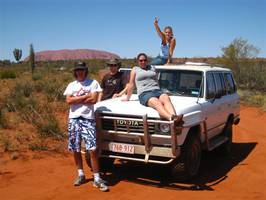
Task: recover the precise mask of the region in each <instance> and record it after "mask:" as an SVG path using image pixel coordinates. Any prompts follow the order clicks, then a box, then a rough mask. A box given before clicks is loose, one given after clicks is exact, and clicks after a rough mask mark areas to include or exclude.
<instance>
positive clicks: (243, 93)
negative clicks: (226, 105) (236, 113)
mask: <svg viewBox="0 0 266 200" xmlns="http://www.w3.org/2000/svg"><path fill="white" fill-rule="evenodd" d="M238 94H239V96H240V99H241V100H242V101H244V102H245V103H247V104H250V105H253V106H260V107H264V105H266V94H265V93H263V92H258V91H250V90H238Z"/></svg>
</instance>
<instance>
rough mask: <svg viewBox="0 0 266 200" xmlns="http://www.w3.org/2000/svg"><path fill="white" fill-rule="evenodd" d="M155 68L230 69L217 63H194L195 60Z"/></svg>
mask: <svg viewBox="0 0 266 200" xmlns="http://www.w3.org/2000/svg"><path fill="white" fill-rule="evenodd" d="M155 68H156V69H167V70H168V69H173V70H176V69H180V70H182V69H186V70H193V71H231V70H230V69H228V68H224V67H221V66H219V65H214V64H208V63H196V62H186V63H183V64H173V65H156V66H155Z"/></svg>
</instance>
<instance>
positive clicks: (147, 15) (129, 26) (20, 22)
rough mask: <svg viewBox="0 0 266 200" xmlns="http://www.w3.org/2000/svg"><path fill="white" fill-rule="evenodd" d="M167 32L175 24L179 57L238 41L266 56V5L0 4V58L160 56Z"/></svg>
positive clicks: (237, 0)
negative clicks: (84, 53) (74, 53)
mask: <svg viewBox="0 0 266 200" xmlns="http://www.w3.org/2000/svg"><path fill="white" fill-rule="evenodd" d="M155 16H159V18H160V20H159V25H160V27H161V29H163V27H164V26H167V25H171V26H172V27H173V30H174V35H175V38H176V41H177V45H176V48H175V52H174V57H208V56H214V57H215V56H219V55H221V53H222V51H221V48H222V47H224V46H227V45H228V44H229V43H230V42H232V41H233V40H234V39H235V38H237V37H242V38H243V39H247V40H248V41H249V43H251V44H253V45H255V46H256V47H258V48H259V49H260V54H259V55H258V56H259V57H266V0H167V1H163V0H151V1H149V0H146V1H145V0H134V1H133V0H0V59H11V60H14V58H13V54H12V51H13V49H14V48H19V49H22V51H23V58H25V57H26V56H27V55H28V52H29V45H30V44H31V43H32V44H33V46H34V49H35V51H36V52H37V51H44V50H59V49H81V48H86V49H97V50H105V51H110V52H112V53H116V54H118V55H119V56H120V57H122V58H133V57H135V56H136V55H137V54H138V53H139V52H145V53H147V54H148V55H150V56H157V55H158V53H159V49H160V39H159V37H158V36H157V34H156V32H155V29H154V26H153V20H154V17H155Z"/></svg>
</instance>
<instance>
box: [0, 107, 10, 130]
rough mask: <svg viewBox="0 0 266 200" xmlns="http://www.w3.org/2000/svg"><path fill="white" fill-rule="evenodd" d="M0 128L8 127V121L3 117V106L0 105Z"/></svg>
mask: <svg viewBox="0 0 266 200" xmlns="http://www.w3.org/2000/svg"><path fill="white" fill-rule="evenodd" d="M1 128H8V122H7V120H6V118H5V112H4V108H1V107H0V129H1Z"/></svg>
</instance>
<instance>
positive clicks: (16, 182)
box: [0, 107, 266, 200]
mask: <svg viewBox="0 0 266 200" xmlns="http://www.w3.org/2000/svg"><path fill="white" fill-rule="evenodd" d="M265 122H266V114H265V113H262V112H261V111H259V110H258V109H257V108H250V107H242V109H241V122H240V124H239V125H238V126H235V127H234V137H233V141H234V144H233V152H232V154H231V156H229V157H218V156H217V155H215V154H212V153H208V154H204V156H203V159H202V167H201V170H200V174H199V176H198V177H196V178H195V179H194V180H192V181H190V182H185V183H180V182H171V181H169V179H166V178H165V176H164V175H165V171H166V170H165V169H164V168H163V167H161V166H151V165H144V164H136V163H123V164H121V163H119V162H118V163H117V164H116V168H115V169H114V171H113V172H112V173H108V174H106V177H105V178H106V179H107V180H108V181H109V184H110V192H108V193H102V192H100V191H99V190H97V189H96V188H94V187H93V186H92V182H91V179H90V178H91V175H92V174H91V172H90V170H89V169H88V168H86V169H85V173H86V175H87V178H89V180H88V182H87V183H86V184H84V185H82V186H80V187H73V185H72V182H73V179H74V178H75V176H76V170H75V167H74V164H73V160H72V156H71V154H66V155H62V154H60V155H59V154H55V153H41V154H38V153H36V152H35V153H31V154H26V155H25V156H24V157H22V158H19V159H17V160H10V158H9V156H8V155H7V154H6V155H3V156H2V157H1V158H0V196H1V199H2V200H13V199H14V200H22V199H25V200H26V199H27V200H29V199H36V200H44V199H58V200H62V199H64V200H66V199H93V200H97V199H113V200H120V199H121V200H128V199H146V200H148V199H152V200H156V199H182V200H186V199H199V198H200V199H216V200H219V199H234V200H236V199H256V200H257V199H265V198H266V191H265V190H264V187H265V185H266V176H265V175H266V174H265V165H264V164H265V163H266V123H265Z"/></svg>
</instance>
